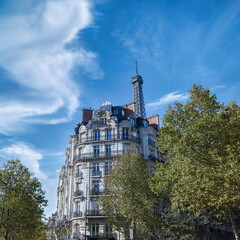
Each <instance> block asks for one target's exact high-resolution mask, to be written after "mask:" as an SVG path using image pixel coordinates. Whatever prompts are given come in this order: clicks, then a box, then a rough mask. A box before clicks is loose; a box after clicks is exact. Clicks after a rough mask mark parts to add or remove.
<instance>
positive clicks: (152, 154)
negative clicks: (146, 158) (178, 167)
mask: <svg viewBox="0 0 240 240" xmlns="http://www.w3.org/2000/svg"><path fill="white" fill-rule="evenodd" d="M149 155H150V156H152V157H154V155H155V154H154V151H153V150H151V149H149Z"/></svg>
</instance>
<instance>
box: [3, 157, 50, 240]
mask: <svg viewBox="0 0 240 240" xmlns="http://www.w3.org/2000/svg"><path fill="white" fill-rule="evenodd" d="M0 178H1V179H4V181H8V190H7V195H6V202H5V209H4V215H3V222H2V226H1V232H0V239H6V240H16V239H17V240H23V239H24V240H40V239H43V236H44V231H45V228H44V224H43V217H44V210H43V208H44V207H45V206H46V205H47V201H46V199H45V193H44V192H43V191H42V186H41V183H40V182H39V181H38V179H37V178H35V177H34V176H33V174H32V173H30V172H29V170H28V169H27V168H26V167H24V166H23V165H22V164H21V163H20V161H19V160H9V161H8V162H7V163H6V164H4V165H3V166H2V167H1V169H0ZM4 191H5V185H3V184H1V185H0V193H1V202H0V209H2V205H3V195H4Z"/></svg>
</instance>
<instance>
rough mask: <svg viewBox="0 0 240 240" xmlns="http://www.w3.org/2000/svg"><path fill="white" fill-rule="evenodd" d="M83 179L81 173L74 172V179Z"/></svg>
mask: <svg viewBox="0 0 240 240" xmlns="http://www.w3.org/2000/svg"><path fill="white" fill-rule="evenodd" d="M82 177H83V172H76V173H75V178H82Z"/></svg>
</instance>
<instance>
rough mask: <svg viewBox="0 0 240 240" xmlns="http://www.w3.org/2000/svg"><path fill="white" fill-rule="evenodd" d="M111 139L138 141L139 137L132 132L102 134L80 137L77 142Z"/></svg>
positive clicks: (139, 140)
mask: <svg viewBox="0 0 240 240" xmlns="http://www.w3.org/2000/svg"><path fill="white" fill-rule="evenodd" d="M113 140H128V141H133V142H137V143H140V142H141V139H140V138H139V137H136V136H133V135H132V134H128V135H125V134H123V135H122V134H111V135H104V136H91V137H82V138H80V139H79V140H78V144H81V143H90V142H100V141H113Z"/></svg>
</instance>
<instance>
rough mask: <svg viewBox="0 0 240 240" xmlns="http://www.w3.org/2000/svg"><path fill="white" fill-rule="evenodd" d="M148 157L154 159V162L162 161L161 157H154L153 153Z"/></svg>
mask: <svg viewBox="0 0 240 240" xmlns="http://www.w3.org/2000/svg"><path fill="white" fill-rule="evenodd" d="M148 159H149V160H151V161H153V162H160V159H158V158H157V157H154V156H152V155H149V156H148Z"/></svg>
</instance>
